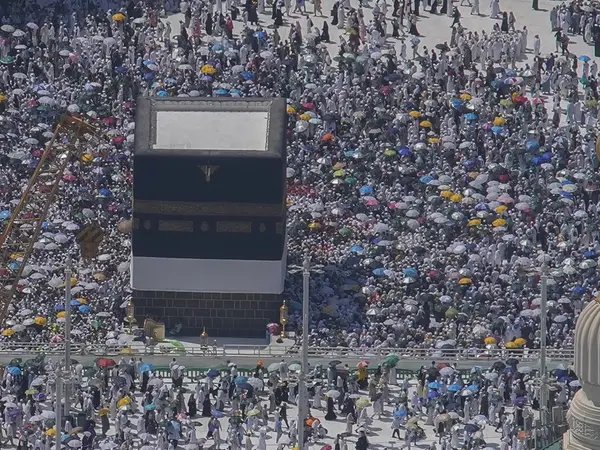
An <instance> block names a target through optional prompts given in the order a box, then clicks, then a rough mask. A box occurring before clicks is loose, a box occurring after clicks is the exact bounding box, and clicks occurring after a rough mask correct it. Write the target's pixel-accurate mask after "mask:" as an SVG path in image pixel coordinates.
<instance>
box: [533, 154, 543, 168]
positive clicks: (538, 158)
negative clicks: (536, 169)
mask: <svg viewBox="0 0 600 450" xmlns="http://www.w3.org/2000/svg"><path fill="white" fill-rule="evenodd" d="M531 162H532V163H533V164H535V165H536V166H539V165H540V164H544V158H542V157H541V156H534V157H533V158H531Z"/></svg>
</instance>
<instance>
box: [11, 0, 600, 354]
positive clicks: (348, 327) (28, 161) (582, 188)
mask: <svg viewBox="0 0 600 450" xmlns="http://www.w3.org/2000/svg"><path fill="white" fill-rule="evenodd" d="M363 3H364V2H363ZM1 6H2V10H1V11H0V13H1V14H0V17H2V19H1V20H2V23H3V24H2V26H0V32H1V33H2V40H1V41H0V64H1V65H0V72H1V73H0V92H1V96H0V99H1V101H0V113H1V114H2V115H1V120H2V134H1V136H0V153H1V155H0V158H1V166H0V183H1V187H2V189H1V193H0V219H1V220H2V224H3V226H6V224H7V223H8V221H9V219H10V216H11V212H12V211H13V210H14V208H15V205H16V204H18V200H19V198H20V196H21V194H22V192H23V190H24V187H25V186H26V184H27V181H28V179H29V178H30V177H31V176H32V174H33V171H34V169H35V167H36V165H37V164H38V162H39V158H40V156H41V154H42V151H43V148H44V145H45V144H46V143H47V142H48V141H49V140H50V139H51V137H52V130H53V126H54V124H55V123H56V121H57V119H58V118H59V117H61V116H62V115H64V114H67V115H73V116H81V117H84V118H85V119H86V120H89V121H91V122H94V123H96V124H97V125H98V126H99V127H100V128H101V130H102V132H103V133H105V134H106V135H108V136H110V142H109V143H102V144H100V145H98V146H95V147H91V146H90V147H86V148H85V149H83V150H82V153H81V154H80V155H77V157H74V158H73V159H72V160H71V161H69V164H68V165H67V171H66V172H65V174H64V177H63V181H62V185H61V189H60V192H59V195H58V199H57V202H56V203H55V204H53V205H51V206H50V209H49V211H48V214H47V218H46V220H45V221H44V223H43V229H42V234H41V235H40V236H39V238H38V241H37V242H36V243H35V244H34V250H33V254H32V257H31V258H30V259H29V261H28V263H27V265H26V266H25V267H24V268H23V272H22V280H21V281H20V284H19V288H18V292H17V294H16V298H15V301H14V302H13V304H12V305H11V307H10V309H9V321H8V322H7V324H6V326H5V328H3V329H2V332H1V334H2V340H13V341H17V340H20V341H37V342H48V341H54V342H56V341H60V340H61V333H62V322H64V305H62V304H61V302H62V300H61V297H62V295H63V294H62V293H63V289H62V286H63V284H64V280H63V279H61V277H62V274H61V272H62V270H63V268H64V263H65V259H66V257H67V254H71V255H72V256H73V259H74V260H75V261H80V258H79V255H78V251H79V250H78V248H77V246H76V245H75V237H76V234H77V232H78V230H80V229H81V228H82V227H83V226H85V225H87V224H89V223H96V224H99V225H100V226H101V227H102V228H103V229H104V230H105V233H106V236H105V238H104V240H103V242H102V244H101V246H100V255H99V256H98V257H97V258H95V259H94V260H93V261H92V262H90V263H85V264H84V263H82V262H78V263H77V264H76V266H77V267H76V268H75V272H76V273H75V274H74V280H72V284H73V294H74V300H73V302H72V303H71V305H70V307H71V308H72V312H73V319H72V320H73V338H74V340H75V341H79V342H84V341H85V342H90V343H91V342H100V343H105V342H108V341H113V343H114V342H116V341H118V339H119V330H121V329H122V327H123V321H122V320H121V319H122V318H123V316H124V313H125V311H124V305H125V304H126V302H124V301H123V300H124V298H125V297H126V295H127V289H128V287H127V286H128V284H129V275H128V270H129V263H128V260H129V255H130V239H129V235H128V233H127V230H128V227H127V221H128V220H130V219H131V187H132V151H133V147H134V130H135V117H134V115H135V99H136V98H137V97H138V96H157V97H192V98H193V97H205V96H215V97H223V96H228V97H233V98H235V97H252V96H263V97H269V96H283V97H285V98H286V99H287V101H288V107H287V115H288V132H287V142H288V148H287V155H288V156H287V157H288V168H287V177H288V247H289V261H290V263H293V262H298V261H301V260H302V258H303V257H304V256H305V255H310V256H312V262H313V263H315V264H319V265H322V266H323V270H321V271H320V273H315V274H314V275H313V277H312V279H311V286H310V287H311V307H312V316H311V325H310V329H311V336H310V338H311V343H313V344H315V345H317V344H318V345H326V346H332V345H341V346H350V347H359V346H367V347H427V348H433V349H437V350H439V351H440V352H443V350H444V349H446V348H455V347H456V348H479V349H481V351H485V350H486V347H490V346H491V347H494V346H498V347H507V348H523V347H530V348H535V347H537V346H539V330H538V328H539V321H540V308H539V306H540V303H541V298H540V294H539V292H540V278H541V274H542V270H547V272H548V275H549V281H548V284H549V289H548V292H549V301H548V309H549V315H548V325H549V337H548V340H549V344H550V345H552V346H557V347H560V346H564V347H569V346H571V345H572V334H573V329H574V324H575V322H576V320H577V316H578V314H579V312H580V311H581V309H582V307H583V306H584V305H585V303H586V302H587V301H588V300H589V299H590V298H592V297H594V296H595V295H596V286H597V285H598V271H597V259H598V254H597V252H598V250H599V249H598V231H597V230H598V227H597V224H598V211H597V210H598V178H597V175H596V171H597V168H598V157H597V155H596V123H597V114H598V107H597V100H596V99H597V96H598V92H597V81H596V75H597V64H596V63H595V61H592V60H591V58H590V57H588V56H587V55H573V54H572V53H570V52H569V48H568V43H565V42H564V40H562V39H561V40H560V45H558V44H557V48H556V50H557V51H556V52H554V53H551V54H547V53H545V54H542V52H541V41H540V37H539V36H537V35H536V36H533V37H532V36H529V35H528V31H527V28H526V26H521V25H520V24H518V21H517V19H515V16H514V15H513V14H509V12H502V11H501V10H500V5H499V3H498V2H497V1H495V2H492V5H491V7H492V15H493V16H494V17H497V18H502V20H501V22H493V23H494V25H493V27H492V29H491V30H488V31H475V30H473V31H470V30H466V29H464V28H463V27H462V26H461V24H460V12H459V13H458V14H457V13H455V12H454V9H455V8H460V6H453V5H452V4H451V3H450V4H442V5H440V8H441V11H444V12H447V11H448V9H451V10H452V13H449V14H451V15H452V17H454V20H453V21H452V27H451V29H449V35H450V36H449V39H448V41H446V42H440V43H438V44H436V45H435V46H434V48H427V47H425V46H422V45H421V44H422V43H421V38H420V37H419V32H418V30H417V25H418V20H417V19H418V14H422V12H420V11H419V8H420V6H423V7H425V6H427V7H429V8H430V9H433V13H437V10H436V9H435V8H436V5H435V4H431V3H430V4H429V5H420V2H414V3H413V2H400V1H396V2H394V4H393V5H389V4H387V3H386V2H385V1H384V0H379V1H377V2H376V3H374V4H373V5H370V6H372V8H373V14H374V18H373V19H372V20H368V19H367V18H365V15H364V11H363V6H364V4H363V6H361V5H359V4H355V3H352V1H351V0H343V1H340V2H337V3H335V4H334V6H333V10H332V11H330V13H331V15H330V17H326V20H325V22H323V26H322V27H321V28H317V27H315V26H314V24H313V22H312V18H314V17H313V16H311V13H312V9H311V8H314V9H315V12H316V13H317V14H318V13H319V11H320V9H319V8H322V6H323V5H321V3H320V0H316V1H315V2H314V5H312V6H310V5H309V6H307V5H306V4H305V3H304V1H301V0H300V1H297V2H296V3H294V4H291V2H290V1H287V2H286V1H283V2H282V1H278V2H274V3H271V4H266V3H265V2H264V1H263V0H259V1H258V2H252V1H250V0H249V1H248V2H246V3H239V2H236V1H233V0H227V1H225V2H220V1H217V2H216V3H214V4H213V3H206V2H202V1H197V0H194V1H191V2H182V3H181V4H175V3H174V2H173V1H170V2H165V3H164V4H158V3H155V2H151V1H145V2H134V1H131V2H129V3H127V4H125V5H120V4H114V3H113V2H110V1H108V0H106V1H100V2H85V1H72V2H67V1H63V2H42V1H40V2H38V3H35V2H28V1H10V2H4V3H3V4H2V5H1ZM475 6H477V8H479V4H478V3H474V4H473V5H472V7H473V8H475ZM534 6H535V5H534ZM175 10H179V11H181V12H183V20H182V21H181V23H180V24H179V25H174V27H175V28H177V29H175V30H173V29H171V24H170V22H168V21H166V20H165V16H166V15H167V13H168V12H172V11H175ZM305 10H308V13H307V14H306V15H303V17H302V19H298V20H296V19H295V17H296V16H294V18H292V17H291V15H293V14H294V13H298V12H304V11H305ZM457 11H458V9H457ZM472 12H473V13H474V14H476V13H478V10H475V11H472ZM267 13H271V18H270V19H269V16H268V15H267V16H265V14H267ZM325 13H328V11H325ZM540 14H541V13H540ZM595 14H596V13H595V9H594V8H588V7H587V6H586V7H581V8H580V7H579V6H578V5H577V4H575V3H573V4H570V5H562V6H559V7H557V8H554V9H553V10H552V11H551V13H550V19H551V20H550V22H551V23H550V24H549V25H548V26H552V27H553V28H557V29H558V28H559V27H560V32H561V33H564V34H566V35H570V36H571V37H572V38H573V39H576V38H575V37H573V35H572V34H573V33H575V34H576V33H583V34H584V37H586V36H585V35H586V31H585V30H586V27H587V24H588V23H591V22H592V21H594V20H595V17H597V16H596V15H595ZM311 17H312V18H311ZM541 17H542V16H541ZM259 19H260V20H259ZM301 20H302V21H304V22H305V23H303V24H302V23H300V21H301ZM315 20H316V19H315ZM435 20H440V21H444V20H447V19H444V18H436V19H435ZM284 22H286V23H289V24H290V25H291V26H290V28H289V32H286V33H283V32H282V31H281V30H282V29H283V28H282V27H281V25H282V24H283V23H284ZM271 23H272V24H273V27H271ZM328 23H330V24H331V26H334V27H338V28H340V30H341V33H342V34H341V37H340V38H339V42H337V43H336V44H337V45H336V46H335V45H332V44H331V43H330V42H329V41H330V40H331V36H330V34H329V25H328ZM388 23H391V24H392V30H391V32H390V30H388V27H387V24H388ZM443 23H446V22H443ZM448 23H450V22H448ZM488 25H489V22H484V21H483V19H482V28H487V27H488ZM558 31H559V30H557V33H558ZM588 37H589V36H588ZM588 37H586V40H587V39H588ZM557 39H558V38H557ZM557 42H559V41H558V40H557ZM490 44H491V45H490ZM563 44H564V45H563ZM407 47H408V49H407ZM332 48H333V50H331V49H332ZM525 58H528V59H527V60H525ZM527 61H529V62H527ZM561 108H563V109H564V110H565V111H566V114H565V113H563V111H562V110H561ZM21 232H22V233H23V235H27V234H28V233H30V230H29V229H28V228H27V227H26V226H25V227H22V231H21ZM10 257H11V259H10V262H9V264H8V266H7V267H4V268H2V271H3V273H4V272H6V271H17V270H20V258H22V256H21V255H20V254H19V253H15V254H12V255H10ZM542 266H544V267H545V268H543V267H542ZM288 278H289V280H288V284H287V288H286V292H285V297H286V298H287V299H288V303H289V305H290V307H291V308H292V310H293V313H292V323H294V322H298V320H297V319H298V313H297V312H295V311H297V310H298V309H299V307H300V302H299V298H301V292H300V278H299V277H297V276H295V275H293V274H290V276H289V277H288ZM434 353H435V352H434Z"/></svg>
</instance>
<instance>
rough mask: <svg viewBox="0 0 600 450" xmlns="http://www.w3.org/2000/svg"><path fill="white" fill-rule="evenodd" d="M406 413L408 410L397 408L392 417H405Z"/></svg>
mask: <svg viewBox="0 0 600 450" xmlns="http://www.w3.org/2000/svg"><path fill="white" fill-rule="evenodd" d="M407 415H408V411H406V410H405V409H397V410H396V411H394V417H406V416H407Z"/></svg>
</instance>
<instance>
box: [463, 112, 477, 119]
mask: <svg viewBox="0 0 600 450" xmlns="http://www.w3.org/2000/svg"><path fill="white" fill-rule="evenodd" d="M465 119H467V120H477V114H475V113H472V112H470V113H467V114H465Z"/></svg>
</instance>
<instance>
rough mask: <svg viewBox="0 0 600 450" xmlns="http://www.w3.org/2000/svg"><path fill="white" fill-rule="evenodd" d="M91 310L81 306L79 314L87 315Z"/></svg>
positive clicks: (86, 306)
mask: <svg viewBox="0 0 600 450" xmlns="http://www.w3.org/2000/svg"><path fill="white" fill-rule="evenodd" d="M91 310H92V308H90V307H89V306H88V305H81V306H80V307H79V312H80V313H83V314H87V313H89V312H90V311H91Z"/></svg>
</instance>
